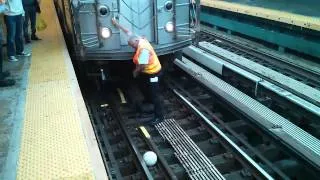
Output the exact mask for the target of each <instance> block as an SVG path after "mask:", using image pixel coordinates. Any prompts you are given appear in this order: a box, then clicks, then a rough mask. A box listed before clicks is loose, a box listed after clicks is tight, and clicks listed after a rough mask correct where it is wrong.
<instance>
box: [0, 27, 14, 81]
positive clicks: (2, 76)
mask: <svg viewBox="0 0 320 180" xmlns="http://www.w3.org/2000/svg"><path fill="white" fill-rule="evenodd" d="M2 34H3V31H2V27H0V87H6V86H12V85H14V84H15V81H14V80H11V79H6V78H7V77H8V76H10V73H9V72H8V71H3V53H2Z"/></svg>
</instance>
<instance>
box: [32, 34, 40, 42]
mask: <svg viewBox="0 0 320 180" xmlns="http://www.w3.org/2000/svg"><path fill="white" fill-rule="evenodd" d="M31 40H34V41H39V40H41V39H40V38H39V37H38V36H37V35H33V36H31Z"/></svg>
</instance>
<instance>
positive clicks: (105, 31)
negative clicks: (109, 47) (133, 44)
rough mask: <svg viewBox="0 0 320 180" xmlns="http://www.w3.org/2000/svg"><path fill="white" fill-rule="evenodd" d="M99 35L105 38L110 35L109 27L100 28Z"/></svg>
mask: <svg viewBox="0 0 320 180" xmlns="http://www.w3.org/2000/svg"><path fill="white" fill-rule="evenodd" d="M101 36H102V37H103V38H105V39H107V38H109V37H110V36H111V30H110V29H109V28H106V27H104V28H101Z"/></svg>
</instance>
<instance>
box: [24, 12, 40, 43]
mask: <svg viewBox="0 0 320 180" xmlns="http://www.w3.org/2000/svg"><path fill="white" fill-rule="evenodd" d="M24 11H25V19H24V23H23V31H24V37H25V38H26V39H29V38H30V37H29V31H28V27H29V20H30V23H31V36H35V35H36V20H37V19H36V18H37V12H36V7H33V6H31V7H28V6H27V7H24Z"/></svg>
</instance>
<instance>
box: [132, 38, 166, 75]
mask: <svg viewBox="0 0 320 180" xmlns="http://www.w3.org/2000/svg"><path fill="white" fill-rule="evenodd" d="M142 49H146V50H148V51H149V52H150V56H149V63H148V64H147V65H146V67H145V68H144V70H143V71H142V72H144V73H146V74H155V73H157V72H159V71H160V70H161V64H160V61H159V59H158V56H157V54H156V53H155V52H154V49H153V47H152V46H151V44H150V43H149V42H148V41H147V40H146V39H140V40H139V45H138V48H137V50H136V53H135V55H134V56H133V63H134V64H139V63H138V58H139V56H140V53H141V51H142Z"/></svg>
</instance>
